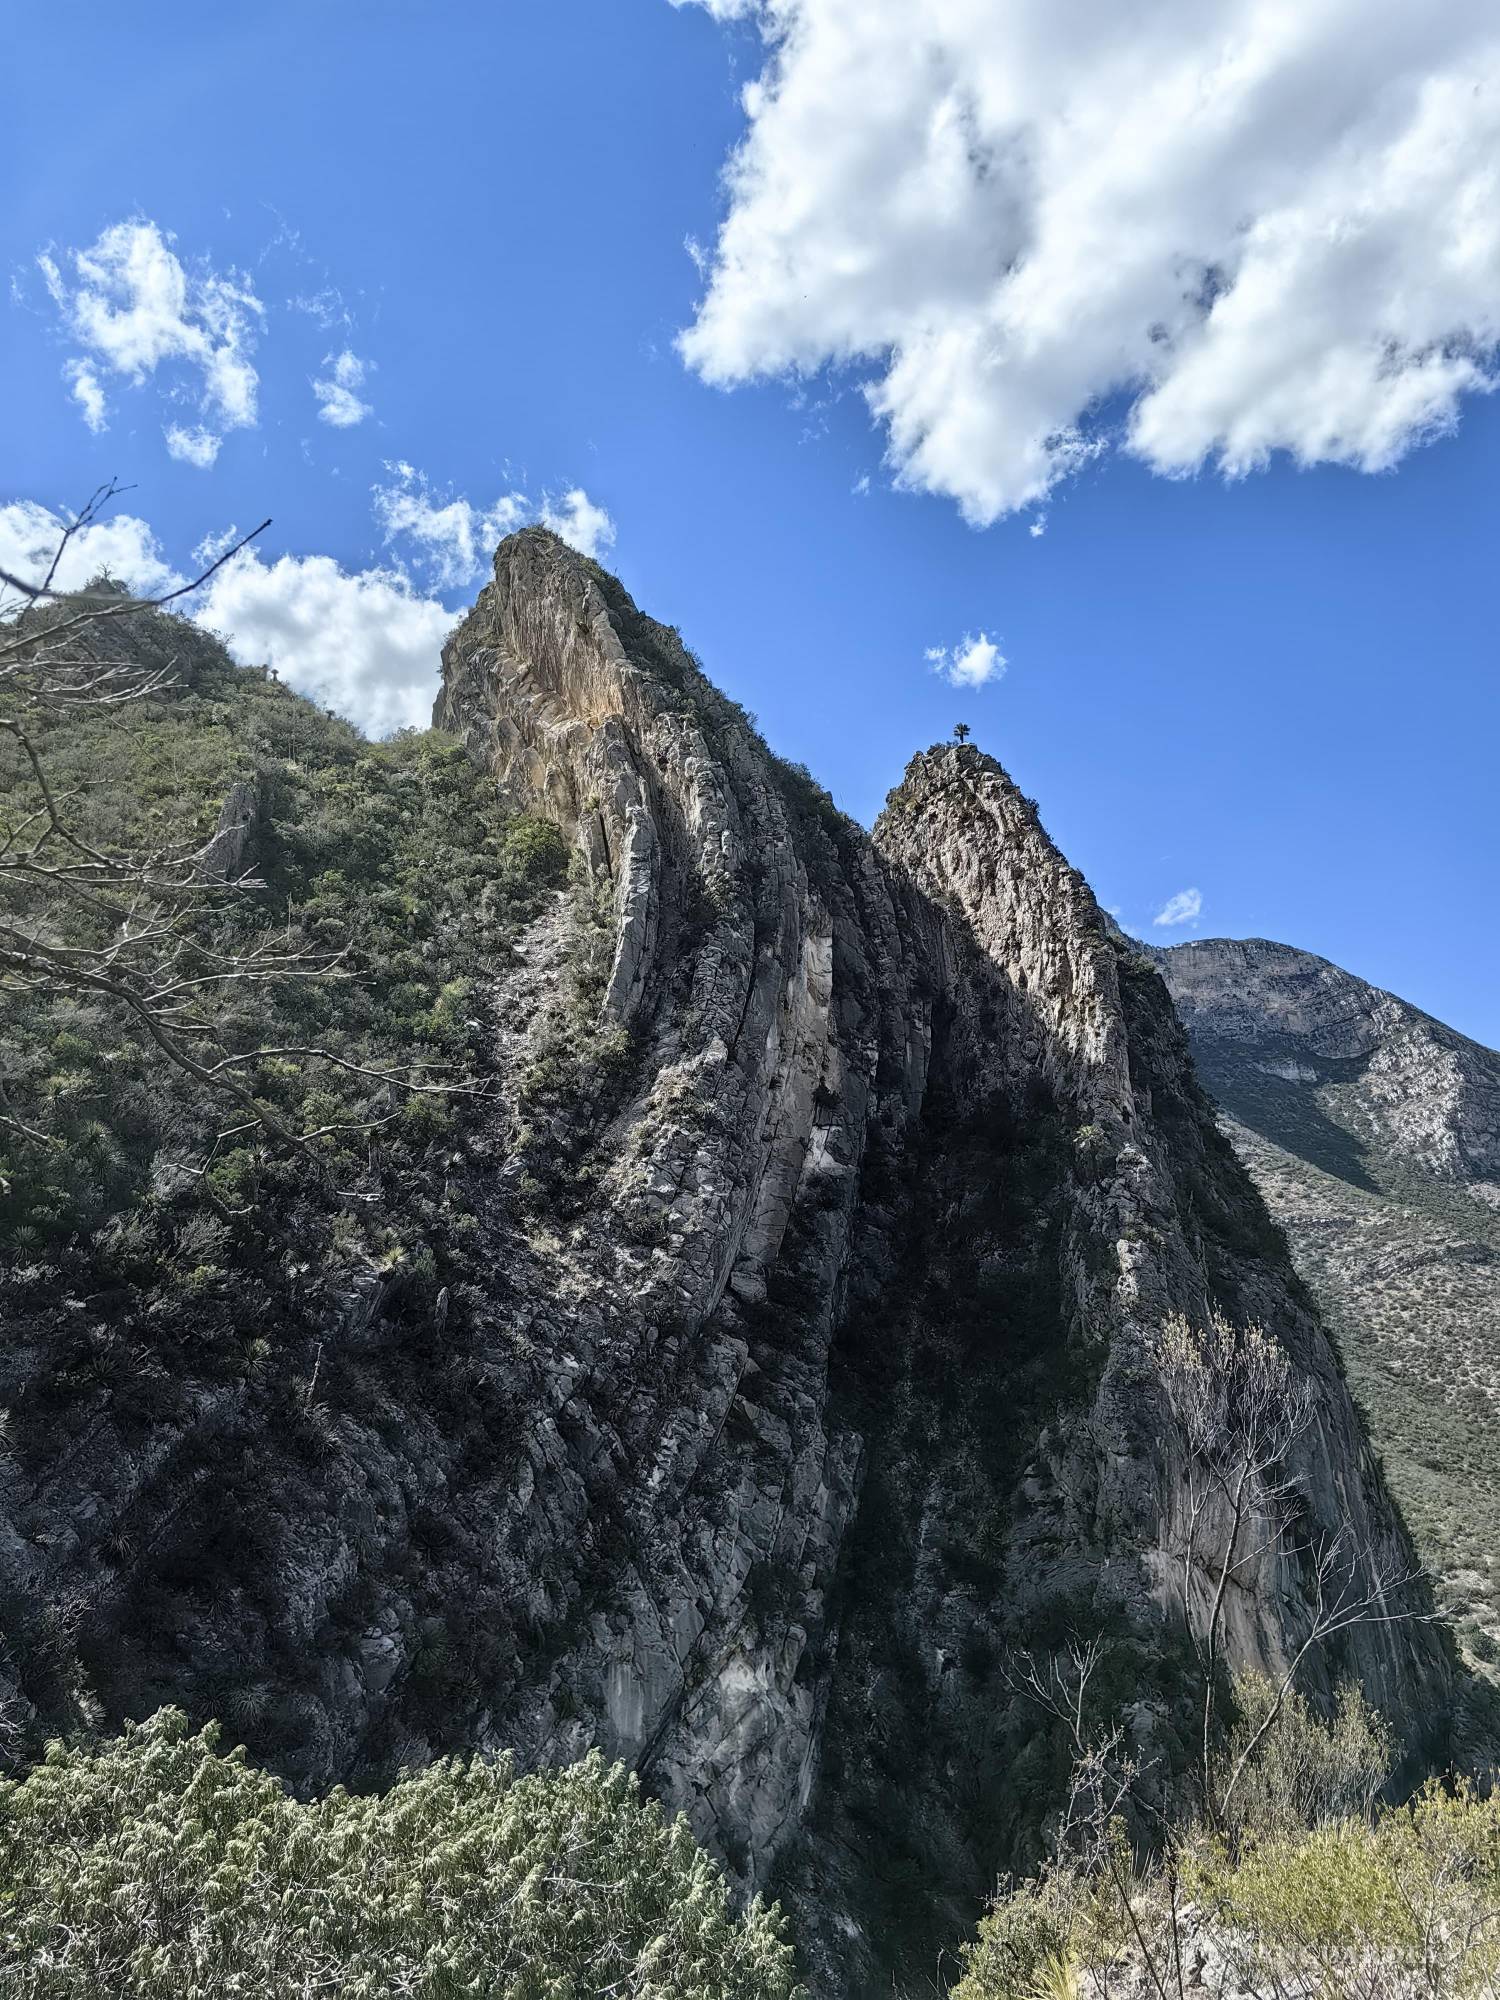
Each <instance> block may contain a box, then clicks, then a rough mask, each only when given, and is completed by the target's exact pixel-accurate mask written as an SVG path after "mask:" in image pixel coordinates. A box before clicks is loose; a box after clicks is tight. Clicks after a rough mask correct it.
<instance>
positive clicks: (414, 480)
mask: <svg viewBox="0 0 1500 2000" xmlns="http://www.w3.org/2000/svg"><path fill="white" fill-rule="evenodd" d="M386 470H387V471H388V472H391V473H394V474H395V478H394V481H393V482H392V484H391V485H389V486H377V487H375V488H374V495H375V498H374V502H373V505H374V509H375V519H376V521H377V522H378V523H379V525H380V528H381V531H382V532H383V534H384V536H385V540H386V543H387V545H388V546H389V545H390V544H392V543H395V542H401V541H404V542H406V543H407V544H408V545H409V546H410V547H411V548H412V549H413V550H414V552H415V559H416V560H417V562H418V563H420V565H421V566H422V568H423V569H424V570H425V572H426V573H427V575H428V577H429V579H430V580H431V582H432V583H433V584H435V585H436V587H437V588H438V589H439V590H457V589H460V588H462V586H463V585H464V584H467V583H473V582H474V581H475V580H476V579H477V578H478V577H480V576H482V575H483V573H484V571H485V568H486V566H487V565H488V562H489V559H490V555H491V553H492V551H493V549H494V546H495V544H496V543H497V542H498V541H499V540H500V539H501V538H502V536H505V535H508V534H509V533H510V532H511V530H512V529H514V528H519V527H520V526H521V524H522V523H523V522H524V521H526V520H528V519H529V518H530V515H531V504H530V502H529V501H528V500H527V498H526V496H525V494H524V493H505V494H502V495H501V497H500V498H499V499H498V500H497V501H496V502H495V503H494V505H493V506H492V507H488V508H482V507H476V506H474V504H473V503H472V501H469V500H466V499H464V498H463V497H462V496H458V497H453V498H446V499H445V498H441V497H439V496H436V495H434V493H433V490H432V488H431V487H430V486H429V484H428V482H427V478H426V475H425V474H423V473H420V472H418V471H417V469H416V467H415V466H412V465H408V464H406V463H405V461H404V460H403V461H399V462H398V463H396V464H394V465H387V467H386Z"/></svg>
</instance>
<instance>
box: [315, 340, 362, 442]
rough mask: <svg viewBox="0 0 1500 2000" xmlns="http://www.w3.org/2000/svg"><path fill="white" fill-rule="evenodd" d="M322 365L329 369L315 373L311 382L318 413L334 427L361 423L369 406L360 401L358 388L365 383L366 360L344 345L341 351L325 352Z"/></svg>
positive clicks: (347, 427) (344, 428)
mask: <svg viewBox="0 0 1500 2000" xmlns="http://www.w3.org/2000/svg"><path fill="white" fill-rule="evenodd" d="M323 366H324V367H325V368H327V369H329V371H330V372H329V373H328V374H327V375H321V376H315V377H314V378H313V385H312V386H313V394H314V395H315V396H316V397H317V399H318V415H319V416H320V417H321V418H322V420H323V422H324V423H325V424H332V425H333V426H334V428H335V430H341V431H344V430H348V429H349V428H350V426H351V425H353V424H361V423H363V422H364V420H365V418H366V417H367V416H369V415H370V413H371V406H370V405H369V404H368V403H366V402H362V401H361V399H360V394H359V392H360V390H361V389H362V388H363V387H364V386H365V375H366V373H367V372H368V370H369V367H370V364H369V362H367V361H361V360H360V358H359V356H358V355H357V354H354V353H351V351H350V350H349V349H348V348H347V347H346V348H345V349H344V351H343V353H342V354H330V355H327V356H325V358H324V361H323Z"/></svg>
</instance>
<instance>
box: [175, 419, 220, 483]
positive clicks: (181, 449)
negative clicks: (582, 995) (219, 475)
mask: <svg viewBox="0 0 1500 2000" xmlns="http://www.w3.org/2000/svg"><path fill="white" fill-rule="evenodd" d="M162 436H163V437H164V438H165V439H166V441H167V450H168V451H169V452H170V453H171V454H172V456H173V458H180V459H181V460H182V462H183V463H184V465H196V466H197V467H198V469H199V471H200V472H207V470H208V468H209V467H210V466H211V465H212V464H213V462H214V460H215V459H216V458H217V457H218V455H219V446H220V445H221V444H222V443H223V442H224V440H223V438H221V437H220V436H219V435H218V433H217V432H215V431H206V430H204V429H203V427H202V426H201V425H194V427H193V428H192V429H191V430H189V429H186V428H185V427H184V426H183V425H182V424H168V425H167V427H166V429H165V430H164V431H163V432H162Z"/></svg>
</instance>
